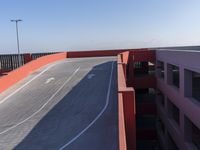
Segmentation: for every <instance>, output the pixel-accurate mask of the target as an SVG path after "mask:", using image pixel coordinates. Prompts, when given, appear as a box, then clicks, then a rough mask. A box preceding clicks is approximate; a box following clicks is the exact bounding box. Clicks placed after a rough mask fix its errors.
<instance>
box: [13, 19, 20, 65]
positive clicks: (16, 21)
mask: <svg viewBox="0 0 200 150" xmlns="http://www.w3.org/2000/svg"><path fill="white" fill-rule="evenodd" d="M19 21H22V20H21V19H17V20H11V22H15V23H16V33H17V50H18V61H19V67H20V66H22V62H21V57H20V50H19V33H18V22H19Z"/></svg>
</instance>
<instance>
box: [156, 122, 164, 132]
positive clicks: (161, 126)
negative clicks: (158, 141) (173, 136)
mask: <svg viewBox="0 0 200 150" xmlns="http://www.w3.org/2000/svg"><path fill="white" fill-rule="evenodd" d="M157 127H158V131H159V132H160V131H161V133H162V134H164V133H165V125H164V123H163V122H162V120H161V119H160V118H158V120H157Z"/></svg>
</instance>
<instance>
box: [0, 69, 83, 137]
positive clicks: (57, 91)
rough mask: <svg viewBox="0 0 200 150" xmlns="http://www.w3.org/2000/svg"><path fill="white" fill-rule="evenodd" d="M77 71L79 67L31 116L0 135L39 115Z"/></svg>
mask: <svg viewBox="0 0 200 150" xmlns="http://www.w3.org/2000/svg"><path fill="white" fill-rule="evenodd" d="M79 69H80V67H79V68H77V69H76V70H75V71H74V72H73V74H72V75H71V76H70V77H69V78H68V79H67V80H66V81H65V82H64V83H63V85H62V86H61V87H60V88H59V89H58V90H57V91H56V92H55V93H54V94H53V95H52V96H51V97H50V98H49V100H48V101H47V102H46V103H44V104H43V105H42V106H41V107H40V109H38V110H37V111H36V112H34V113H33V114H32V115H31V116H29V117H28V118H26V119H24V120H23V121H21V122H19V123H17V124H16V125H14V126H12V127H10V128H8V129H6V130H4V131H2V132H0V135H1V134H4V133H6V132H8V131H10V130H11V129H13V128H16V127H17V126H19V125H21V124H23V123H24V122H26V121H27V120H29V119H31V118H32V117H34V116H35V115H36V114H38V113H39V112H40V111H41V110H42V109H43V108H44V107H45V106H46V105H47V104H48V103H49V102H50V101H51V100H52V99H53V98H54V97H55V96H56V95H57V94H58V92H60V90H62V88H63V87H64V86H65V85H66V84H67V83H68V82H69V81H70V80H71V79H72V77H73V76H74V75H75V74H76V73H77V72H78V71H79Z"/></svg>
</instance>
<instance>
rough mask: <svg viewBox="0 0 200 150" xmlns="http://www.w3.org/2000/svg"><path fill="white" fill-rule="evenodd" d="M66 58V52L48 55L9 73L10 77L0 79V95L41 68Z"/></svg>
mask: <svg viewBox="0 0 200 150" xmlns="http://www.w3.org/2000/svg"><path fill="white" fill-rule="evenodd" d="M65 58H66V52H64V53H58V54H52V55H47V56H44V57H40V58H38V59H36V60H34V61H31V62H29V63H27V64H25V65H24V66H22V67H20V68H18V69H16V70H13V71H11V72H9V73H8V75H6V76H3V77H1V78H0V93H1V92H3V91H5V90H6V89H8V88H9V87H11V86H12V85H14V84H15V83H17V82H18V81H20V80H22V79H24V78H25V77H27V76H28V75H29V74H31V73H33V72H34V71H36V70H37V69H39V68H40V67H42V66H45V65H47V64H49V63H52V62H55V61H58V60H62V59H65Z"/></svg>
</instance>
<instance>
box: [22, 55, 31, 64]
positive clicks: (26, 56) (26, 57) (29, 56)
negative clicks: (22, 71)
mask: <svg viewBox="0 0 200 150" xmlns="http://www.w3.org/2000/svg"><path fill="white" fill-rule="evenodd" d="M30 61H32V57H31V54H30V53H27V54H24V63H25V64H26V63H28V62H30Z"/></svg>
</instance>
